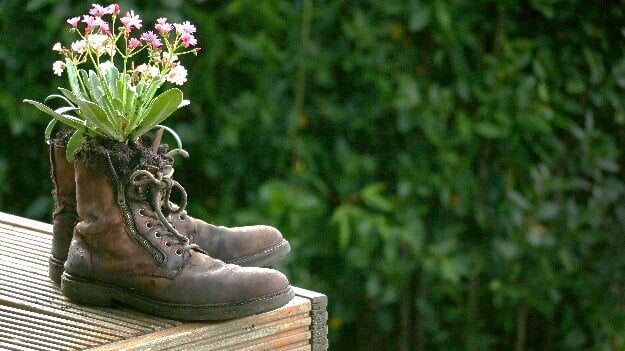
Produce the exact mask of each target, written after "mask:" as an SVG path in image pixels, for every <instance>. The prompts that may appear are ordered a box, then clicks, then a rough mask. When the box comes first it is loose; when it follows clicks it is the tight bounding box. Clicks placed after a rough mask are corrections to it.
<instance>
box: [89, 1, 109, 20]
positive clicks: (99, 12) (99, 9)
mask: <svg viewBox="0 0 625 351" xmlns="http://www.w3.org/2000/svg"><path fill="white" fill-rule="evenodd" d="M91 6H92V8H91V10H89V14H90V15H93V16H96V17H102V16H104V15H106V14H109V10H108V6H107V7H104V6H102V5H99V4H91Z"/></svg>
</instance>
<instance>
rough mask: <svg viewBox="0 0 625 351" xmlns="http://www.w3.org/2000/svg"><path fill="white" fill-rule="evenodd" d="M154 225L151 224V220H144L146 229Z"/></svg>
mask: <svg viewBox="0 0 625 351" xmlns="http://www.w3.org/2000/svg"><path fill="white" fill-rule="evenodd" d="M153 226H154V225H153V224H152V222H145V227H146V228H148V229H151V228H152V227H153Z"/></svg>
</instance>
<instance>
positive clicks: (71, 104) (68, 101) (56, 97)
mask: <svg viewBox="0 0 625 351" xmlns="http://www.w3.org/2000/svg"><path fill="white" fill-rule="evenodd" d="M70 94H71V93H70ZM72 95H73V94H72ZM52 99H60V100H63V101H65V102H66V103H67V104H68V105H70V106H76V104H74V103H73V102H71V101H70V100H69V99H67V98H66V97H65V96H63V95H59V94H52V95H48V97H46V98H45V100H43V103H44V104H45V103H46V102H48V101H49V100H52Z"/></svg>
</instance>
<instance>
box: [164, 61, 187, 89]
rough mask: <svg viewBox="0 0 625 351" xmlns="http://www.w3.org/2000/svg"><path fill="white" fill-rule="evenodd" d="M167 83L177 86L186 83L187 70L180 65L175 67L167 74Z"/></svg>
mask: <svg viewBox="0 0 625 351" xmlns="http://www.w3.org/2000/svg"><path fill="white" fill-rule="evenodd" d="M166 79H167V81H168V82H170V83H174V84H177V85H183V84H184V83H185V82H186V81H187V70H186V69H185V68H184V67H183V66H182V65H177V66H175V67H174V68H172V69H171V71H169V73H167V77H166Z"/></svg>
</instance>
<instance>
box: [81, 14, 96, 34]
mask: <svg viewBox="0 0 625 351" xmlns="http://www.w3.org/2000/svg"><path fill="white" fill-rule="evenodd" d="M82 21H83V22H84V23H86V24H87V28H85V31H88V30H89V29H91V28H92V27H93V26H95V23H96V21H95V17H93V16H88V15H84V16H82Z"/></svg>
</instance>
